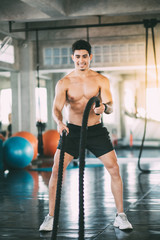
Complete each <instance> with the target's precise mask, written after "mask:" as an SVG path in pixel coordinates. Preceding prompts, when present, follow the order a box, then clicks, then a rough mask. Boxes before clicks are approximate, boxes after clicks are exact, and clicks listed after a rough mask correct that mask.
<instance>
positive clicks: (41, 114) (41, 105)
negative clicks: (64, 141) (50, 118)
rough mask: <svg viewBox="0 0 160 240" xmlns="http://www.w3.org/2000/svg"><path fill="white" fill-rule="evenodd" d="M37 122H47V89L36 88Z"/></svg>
mask: <svg viewBox="0 0 160 240" xmlns="http://www.w3.org/2000/svg"><path fill="white" fill-rule="evenodd" d="M36 121H40V122H47V89H46V88H36Z"/></svg>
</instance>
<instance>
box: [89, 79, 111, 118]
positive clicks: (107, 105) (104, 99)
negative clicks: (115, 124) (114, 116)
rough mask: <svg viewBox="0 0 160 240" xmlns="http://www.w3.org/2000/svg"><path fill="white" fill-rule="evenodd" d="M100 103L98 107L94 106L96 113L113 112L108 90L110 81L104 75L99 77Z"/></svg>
mask: <svg viewBox="0 0 160 240" xmlns="http://www.w3.org/2000/svg"><path fill="white" fill-rule="evenodd" d="M100 88H101V103H100V106H99V107H96V108H95V110H94V111H95V113H96V114H102V113H103V112H104V113H106V114H110V113H112V112H113V100H112V94H111V90H110V82H109V79H108V78H106V77H102V79H101V85H100Z"/></svg>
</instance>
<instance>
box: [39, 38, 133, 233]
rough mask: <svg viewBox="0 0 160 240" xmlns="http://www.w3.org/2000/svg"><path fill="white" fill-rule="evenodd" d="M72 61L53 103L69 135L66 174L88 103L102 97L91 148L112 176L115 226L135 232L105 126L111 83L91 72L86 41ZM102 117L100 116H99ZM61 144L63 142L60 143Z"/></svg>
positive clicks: (48, 221) (92, 123) (52, 185)
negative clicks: (103, 117)
mask: <svg viewBox="0 0 160 240" xmlns="http://www.w3.org/2000/svg"><path fill="white" fill-rule="evenodd" d="M72 53H73V54H72V60H73V62H74V65H75V69H74V71H72V72H71V73H70V74H68V75H67V76H65V77H64V78H62V79H61V80H59V81H58V83H57V85H56V93H55V99H54V103H53V117H54V120H55V121H56V123H57V127H58V131H59V133H60V134H61V135H62V131H63V130H64V129H65V130H66V131H67V137H66V141H65V158H64V171H65V169H66V168H67V166H68V164H69V163H70V162H71V161H72V160H73V158H74V157H78V153H79V137H80V129H81V125H82V118H83V112H84V109H85V107H86V104H87V102H88V100H89V99H90V98H91V97H93V96H99V98H100V106H99V107H95V104H94V105H93V108H91V111H90V114H89V118H88V130H87V131H88V132H87V148H88V149H89V150H90V151H91V152H92V153H94V154H95V156H96V157H98V158H99V159H100V160H101V161H102V163H103V164H104V166H105V168H106V169H107V170H108V172H109V173H110V176H111V189H112V193H113V196H114V199H115V204H116V208H117V214H116V218H115V221H114V226H115V227H119V229H121V230H122V229H123V230H124V229H132V225H131V224H130V222H129V221H128V219H127V216H126V215H125V213H124V210H123V186H122V180H121V176H120V173H119V166H118V164H117V157H116V154H115V151H114V150H113V146H112V143H111V140H110V138H109V135H108V131H107V129H106V128H105V127H103V126H102V124H101V115H100V114H102V113H106V114H110V113H111V112H112V111H113V108H112V105H113V101H112V95H111V92H110V84H109V80H108V79H107V78H106V77H104V76H102V75H101V74H99V73H97V72H95V71H93V70H91V69H90V68H89V66H90V61H91V60H92V54H91V46H90V44H89V43H88V42H86V41H84V40H79V41H77V42H75V43H74V44H73V45H72ZM64 106H65V107H66V108H67V110H68V124H67V125H66V124H65V123H64V122H63V116H62V110H63V108H64ZM97 114H99V115H97ZM60 142H61V140H60ZM59 156H60V143H59V145H58V148H57V151H56V153H55V156H54V165H53V169H52V174H51V178H50V181H49V214H48V215H47V216H46V217H45V219H44V222H43V223H42V225H41V226H40V229H39V230H40V231H51V230H52V226H53V215H54V207H55V198H56V188H57V177H58V166H59Z"/></svg>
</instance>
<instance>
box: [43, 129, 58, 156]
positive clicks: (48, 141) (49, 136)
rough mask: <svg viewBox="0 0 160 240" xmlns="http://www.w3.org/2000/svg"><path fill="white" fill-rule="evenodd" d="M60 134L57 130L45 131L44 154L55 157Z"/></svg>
mask: <svg viewBox="0 0 160 240" xmlns="http://www.w3.org/2000/svg"><path fill="white" fill-rule="evenodd" d="M59 138H60V134H59V133H58V132H57V130H47V131H46V132H44V133H43V154H44V155H45V156H48V157H53V156H54V154H55V152H56V149H57V146H58V142H59Z"/></svg>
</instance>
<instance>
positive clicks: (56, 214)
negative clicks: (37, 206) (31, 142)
mask: <svg viewBox="0 0 160 240" xmlns="http://www.w3.org/2000/svg"><path fill="white" fill-rule="evenodd" d="M66 133H67V132H66V131H65V130H63V132H62V144H61V152H60V161H59V169H58V181H57V192H56V202H55V211H54V218H53V230H52V236H51V239H52V240H56V238H57V227H58V220H59V210H60V201H61V191H62V181H63V165H64V146H65V136H66Z"/></svg>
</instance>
